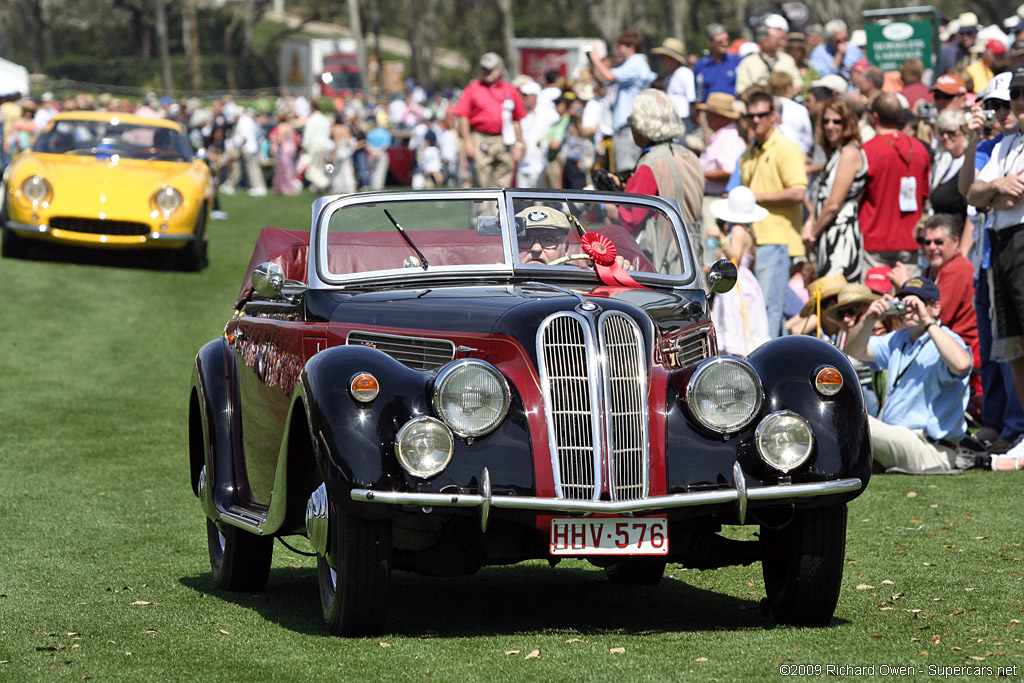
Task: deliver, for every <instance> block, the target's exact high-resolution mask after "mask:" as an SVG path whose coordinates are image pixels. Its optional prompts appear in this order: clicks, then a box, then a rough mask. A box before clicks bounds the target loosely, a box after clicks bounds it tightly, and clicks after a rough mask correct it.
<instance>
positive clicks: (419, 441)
mask: <svg viewBox="0 0 1024 683" xmlns="http://www.w3.org/2000/svg"><path fill="white" fill-rule="evenodd" d="M454 443H455V442H454V439H453V437H452V433H451V432H450V431H448V428H447V427H445V426H444V424H443V423H442V422H441V421H440V420H436V419H434V418H432V417H416V418H413V419H412V420H409V421H408V422H406V423H405V424H404V425H402V428H401V429H399V430H398V436H397V438H396V439H395V455H397V456H398V462H399V463H401V465H402V467H404V468H405V471H406V472H408V473H409V474H412V475H414V476H417V477H422V478H423V479H426V478H427V477H432V476H434V475H435V474H437V473H438V472H440V471H441V470H443V469H444V468H445V467H447V466H448V463H449V462H450V461H451V459H452V447H453V446H454Z"/></svg>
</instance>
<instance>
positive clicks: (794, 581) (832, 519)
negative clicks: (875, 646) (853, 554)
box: [760, 505, 846, 626]
mask: <svg viewBox="0 0 1024 683" xmlns="http://www.w3.org/2000/svg"><path fill="white" fill-rule="evenodd" d="M760 543H761V544H762V549H763V551H762V556H761V570H762V573H763V574H764V586H765V591H766V592H767V594H768V608H769V610H770V611H771V614H772V616H773V617H775V620H776V621H778V622H780V623H785V624H796V625H800V626H827V625H828V624H829V622H831V621H832V615H833V613H834V612H835V610H836V603H838V602H839V588H840V586H841V584H842V581H843V554H844V552H845V551H846V505H838V506H835V507H829V508H820V509H808V510H798V511H797V512H796V513H795V516H794V518H793V520H792V521H791V522H790V523H789V524H788V525H787V526H786V527H785V528H783V529H779V530H775V529H770V528H766V527H765V526H762V527H761V540H760Z"/></svg>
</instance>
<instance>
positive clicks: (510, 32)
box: [495, 0, 519, 76]
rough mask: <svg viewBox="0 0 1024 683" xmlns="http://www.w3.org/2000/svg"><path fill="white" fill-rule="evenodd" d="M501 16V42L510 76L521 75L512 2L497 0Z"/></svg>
mask: <svg viewBox="0 0 1024 683" xmlns="http://www.w3.org/2000/svg"><path fill="white" fill-rule="evenodd" d="M495 2H496V3H497V5H498V12H500V14H501V41H502V45H503V48H504V52H505V65H506V67H507V69H506V70H507V72H508V74H509V76H516V75H518V74H519V53H518V52H516V44H515V41H516V27H515V23H513V19H512V0H495Z"/></svg>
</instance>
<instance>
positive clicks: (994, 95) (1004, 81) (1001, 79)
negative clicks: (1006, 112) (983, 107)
mask: <svg viewBox="0 0 1024 683" xmlns="http://www.w3.org/2000/svg"><path fill="white" fill-rule="evenodd" d="M1011 78H1013V74H1012V73H1011V72H1009V71H1004V72H1002V73H1000V74H996V75H995V76H993V77H992V80H991V81H989V82H988V85H987V86H985V89H984V90H982V91H981V95H979V96H978V99H980V100H981V101H982V102H985V101H988V100H1005V101H1006V102H1009V101H1010V79H1011Z"/></svg>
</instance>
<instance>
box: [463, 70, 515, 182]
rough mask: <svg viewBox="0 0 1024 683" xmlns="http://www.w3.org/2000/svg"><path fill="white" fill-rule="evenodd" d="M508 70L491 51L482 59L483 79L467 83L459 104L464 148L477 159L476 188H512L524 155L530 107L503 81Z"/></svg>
mask: <svg viewBox="0 0 1024 683" xmlns="http://www.w3.org/2000/svg"><path fill="white" fill-rule="evenodd" d="M504 73H505V62H504V61H502V59H501V57H499V56H498V55H497V54H495V53H493V52H488V53H487V54H485V55H484V56H483V57H481V58H480V78H479V79H478V80H475V81H473V82H472V83H470V84H469V85H467V86H466V88H465V90H463V91H462V96H461V97H460V98H459V101H458V102H457V103H456V104H455V116H457V117H458V123H457V125H458V131H459V136H460V137H461V138H462V151H463V153H464V154H465V155H466V158H467V159H469V160H470V161H472V162H473V185H474V186H475V187H511V186H512V171H513V169H514V168H515V165H516V164H517V163H519V160H520V159H521V158H522V155H523V149H524V145H523V132H522V130H521V128H520V126H519V121H520V120H521V119H522V118H523V117H524V116H526V108H525V107H524V106H523V98H522V96H521V95H520V94H519V90H517V89H516V87H515V86H514V85H512V84H511V83H509V82H507V81H504V80H502V78H501V77H502V75H503V74H504ZM506 128H507V130H506ZM510 131H514V137H513V135H512V134H510ZM503 132H504V133H505V135H506V136H507V137H503V136H502V133H503ZM510 146H511V148H510Z"/></svg>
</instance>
